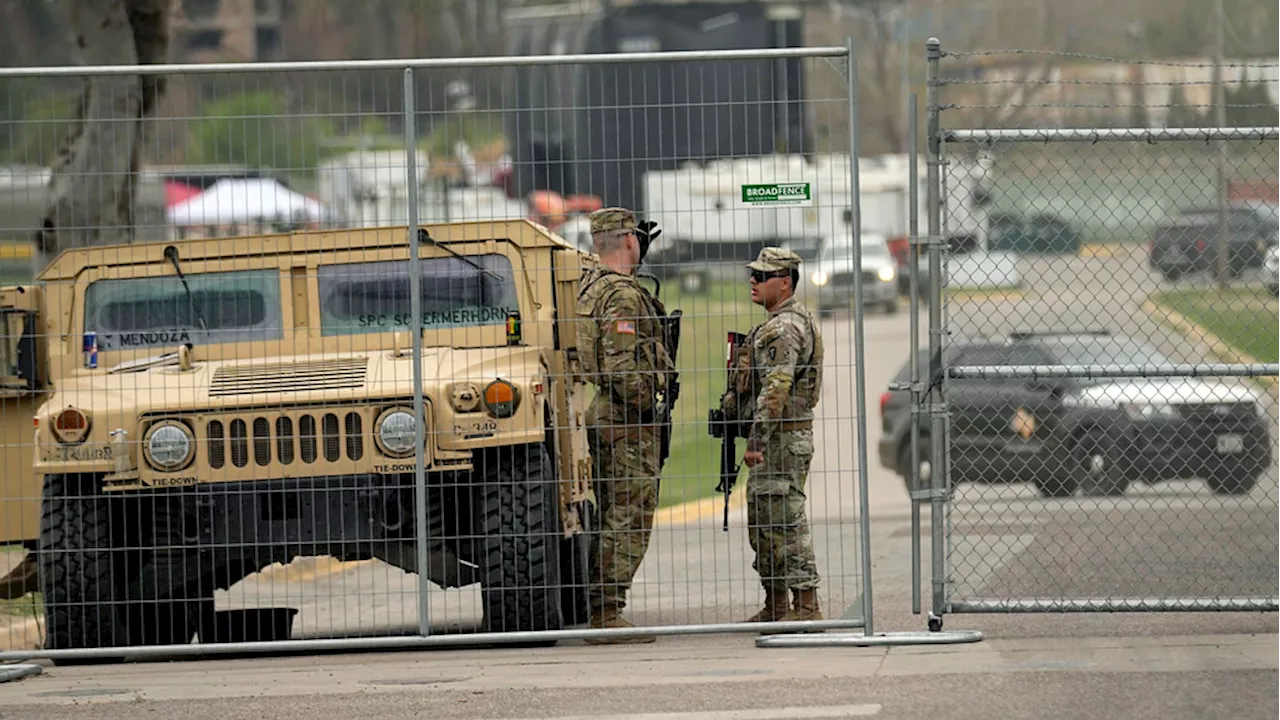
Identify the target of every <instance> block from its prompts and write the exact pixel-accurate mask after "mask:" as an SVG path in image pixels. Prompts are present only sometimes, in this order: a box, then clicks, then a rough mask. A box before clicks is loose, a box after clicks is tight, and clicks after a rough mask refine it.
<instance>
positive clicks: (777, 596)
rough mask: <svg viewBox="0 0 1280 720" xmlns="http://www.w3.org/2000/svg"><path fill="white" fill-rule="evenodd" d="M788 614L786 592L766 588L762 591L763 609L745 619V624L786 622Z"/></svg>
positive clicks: (789, 608)
mask: <svg viewBox="0 0 1280 720" xmlns="http://www.w3.org/2000/svg"><path fill="white" fill-rule="evenodd" d="M790 612H791V606H790V605H789V604H788V602H787V591H786V590H773V589H769V588H766V589H765V591H764V607H763V608H761V610H760V612H758V613H756V614H755V615H752V616H751V617H749V618H747V622H749V623H757V622H774V621H778V620H786V619H787V614H788V613H790Z"/></svg>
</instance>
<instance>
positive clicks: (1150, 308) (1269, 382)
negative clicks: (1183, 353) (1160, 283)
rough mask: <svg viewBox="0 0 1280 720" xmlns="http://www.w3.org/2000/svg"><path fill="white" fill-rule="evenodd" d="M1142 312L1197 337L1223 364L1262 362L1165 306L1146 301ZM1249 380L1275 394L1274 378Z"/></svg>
mask: <svg viewBox="0 0 1280 720" xmlns="http://www.w3.org/2000/svg"><path fill="white" fill-rule="evenodd" d="M1142 310H1143V312H1145V313H1147V315H1150V316H1151V317H1152V318H1153V319H1154V320H1155V321H1156V322H1163V323H1165V324H1166V325H1169V326H1171V327H1173V329H1175V330H1177V331H1178V332H1180V333H1182V334H1183V335H1186V336H1187V337H1189V338H1192V339H1194V338H1195V335H1198V336H1199V338H1200V340H1201V341H1202V342H1204V344H1205V345H1208V346H1209V352H1211V353H1213V354H1214V355H1216V356H1217V357H1218V359H1220V360H1222V361H1223V362H1227V363H1239V364H1243V365H1261V364H1262V362H1261V361H1260V360H1258V359H1257V358H1255V357H1252V356H1250V355H1246V354H1245V353H1242V352H1240V351H1239V350H1237V349H1235V348H1234V347H1232V346H1231V345H1229V344H1227V343H1226V342H1225V341H1224V340H1223V339H1222V338H1220V337H1218V336H1217V335H1214V334H1213V333H1212V332H1209V330H1208V329H1207V328H1205V327H1203V326H1201V325H1198V324H1196V323H1194V322H1192V321H1191V320H1189V319H1187V318H1186V317H1185V316H1184V315H1182V313H1179V312H1178V311H1176V310H1174V309H1173V308H1170V307H1168V306H1167V305H1161V304H1160V303H1158V302H1155V301H1154V300H1151V299H1147V300H1146V301H1144V302H1143V303H1142ZM1193 333H1194V335H1193ZM1249 379H1250V380H1253V381H1255V382H1260V383H1262V384H1263V385H1266V386H1267V387H1268V388H1270V389H1271V390H1272V393H1273V394H1274V393H1275V390H1276V387H1277V379H1276V378H1274V377H1270V376H1258V377H1253V378H1249Z"/></svg>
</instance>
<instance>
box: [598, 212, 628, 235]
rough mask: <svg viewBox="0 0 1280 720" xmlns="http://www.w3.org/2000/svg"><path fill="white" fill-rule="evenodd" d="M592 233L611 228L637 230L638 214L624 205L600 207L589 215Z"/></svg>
mask: <svg viewBox="0 0 1280 720" xmlns="http://www.w3.org/2000/svg"><path fill="white" fill-rule="evenodd" d="M588 217H590V219H591V234H592V235H594V234H596V233H598V232H607V231H609V230H635V229H636V214H635V213H633V212H631V211H630V210H628V209H626V208H622V207H607V208H600V209H599V210H596V211H595V212H593V213H591V215H589V216H588Z"/></svg>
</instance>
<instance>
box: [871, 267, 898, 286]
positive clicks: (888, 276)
mask: <svg viewBox="0 0 1280 720" xmlns="http://www.w3.org/2000/svg"><path fill="white" fill-rule="evenodd" d="M896 275H897V274H896V273H895V272H894V271H893V268H892V267H890V266H888V265H885V266H884V267H882V268H880V269H879V270H877V271H876V277H878V278H880V281H881V282H893V278H894V277H896Z"/></svg>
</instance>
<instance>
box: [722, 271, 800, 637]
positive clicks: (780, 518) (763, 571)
mask: <svg viewBox="0 0 1280 720" xmlns="http://www.w3.org/2000/svg"><path fill="white" fill-rule="evenodd" d="M799 266H800V257H799V256H797V255H796V254H795V253H793V252H791V251H788V250H781V249H779V248H773V247H767V248H764V249H763V250H761V251H760V255H759V257H758V258H757V259H756V260H755V262H752V263H748V265H747V267H748V268H750V269H751V270H761V271H765V272H777V271H785V270H791V269H796V268H799ZM822 360H823V347H822V335H821V333H819V331H818V323H817V322H816V321H815V320H814V318H813V316H812V315H811V314H810V313H809V310H808V309H807V308H805V306H804V305H803V304H802V303H801V302H800V301H799V300H797V299H796V298H795V297H794V296H793V297H790V298H787V299H786V300H784V301H782V302H781V303H779V304H778V305H777V306H776V307H774V308H773V310H772V311H770V313H769V318H768V319H767V320H765V321H764V322H763V323H761V324H760V325H758V326H756V327H755V328H754V329H752V331H751V332H750V333H749V334H748V335H747V338H746V341H745V342H744V343H743V345H742V349H741V351H740V353H739V358H738V363H737V367H738V368H739V372H738V373H737V376H736V378H737V379H736V380H735V383H736V388H735V389H736V391H737V395H738V398H737V401H738V402H740V403H741V407H739V408H737V409H736V411H735V413H736V415H737V417H738V418H740V419H741V420H742V421H744V422H747V421H749V422H750V423H751V430H750V433H749V434H748V436H747V450H748V451H757V452H761V453H763V454H764V462H763V463H761V464H759V465H756V466H755V467H753V468H750V470H749V474H748V476H747V522H748V526H749V530H748V532H749V539H750V542H751V548H752V550H754V551H755V556H756V557H755V561H754V563H753V564H752V567H753V568H755V570H756V572H757V573H758V574H759V575H760V582H761V584H762V585H763V586H764V589H765V596H766V604H765V608H764V609H763V610H761V611H760V612H759V613H757V614H756V615H755V616H753V617H752V618H750V620H749V621H750V622H760V621H769V620H819V619H821V618H822V614H821V611H820V609H819V607H818V601H817V595H816V588H817V587H818V570H817V564H816V562H815V560H814V556H813V544H812V540H811V538H810V535H809V525H808V520H807V518H806V517H805V500H806V497H805V483H806V480H807V478H808V474H809V465H810V463H811V462H812V460H813V453H814V447H813V408H814V406H815V405H817V403H818V397H819V396H820V395H821V393H822ZM732 405H733V403H732V402H731V403H730V406H732ZM788 590H790V591H791V593H792V594H793V595H794V596H795V598H794V599H795V606H794V607H792V606H790V605H789V604H788V597H787V592H788Z"/></svg>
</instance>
